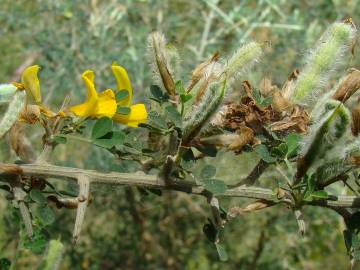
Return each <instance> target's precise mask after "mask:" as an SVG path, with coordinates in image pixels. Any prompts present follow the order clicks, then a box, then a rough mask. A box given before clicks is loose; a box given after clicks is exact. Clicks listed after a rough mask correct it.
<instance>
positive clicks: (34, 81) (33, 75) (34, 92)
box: [21, 65, 41, 103]
mask: <svg viewBox="0 0 360 270" xmlns="http://www.w3.org/2000/svg"><path fill="white" fill-rule="evenodd" d="M39 69H40V67H39V66H38V65H35V66H30V67H27V68H26V69H25V70H24V71H23V73H22V75H21V83H22V84H23V85H24V87H25V90H26V93H27V95H28V96H31V97H32V98H33V99H34V101H35V102H36V103H41V92H40V81H39V78H38V72H39Z"/></svg>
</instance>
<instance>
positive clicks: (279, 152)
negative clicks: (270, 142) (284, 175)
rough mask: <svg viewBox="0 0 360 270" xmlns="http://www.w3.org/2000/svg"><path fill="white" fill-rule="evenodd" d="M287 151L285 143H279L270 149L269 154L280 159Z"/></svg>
mask: <svg viewBox="0 0 360 270" xmlns="http://www.w3.org/2000/svg"><path fill="white" fill-rule="evenodd" d="M287 152H288V148H287V145H286V144H285V143H281V144H279V145H278V146H276V147H274V148H273V149H271V155H273V156H276V157H278V158H281V159H283V158H284V157H285V156H286V154H287Z"/></svg>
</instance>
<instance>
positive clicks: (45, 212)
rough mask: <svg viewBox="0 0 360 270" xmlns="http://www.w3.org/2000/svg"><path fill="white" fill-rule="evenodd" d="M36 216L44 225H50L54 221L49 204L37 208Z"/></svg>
mask: <svg viewBox="0 0 360 270" xmlns="http://www.w3.org/2000/svg"><path fill="white" fill-rule="evenodd" d="M37 217H38V218H39V220H40V222H41V223H42V224H44V225H50V224H52V223H53V222H54V221H55V215H54V212H53V210H52V209H51V208H50V207H49V206H42V207H39V208H38V209H37Z"/></svg>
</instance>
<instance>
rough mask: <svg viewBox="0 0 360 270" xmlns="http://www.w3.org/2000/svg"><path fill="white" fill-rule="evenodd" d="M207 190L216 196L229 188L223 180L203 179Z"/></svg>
mask: <svg viewBox="0 0 360 270" xmlns="http://www.w3.org/2000/svg"><path fill="white" fill-rule="evenodd" d="M202 182H203V184H204V187H205V189H207V190H208V191H210V192H211V193H214V194H222V193H224V192H225V191H226V190H227V187H226V185H225V183H224V181H222V180H217V179H203V180H202Z"/></svg>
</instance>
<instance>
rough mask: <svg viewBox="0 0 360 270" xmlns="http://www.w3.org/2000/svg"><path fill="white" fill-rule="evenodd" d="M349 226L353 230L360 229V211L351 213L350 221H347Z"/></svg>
mask: <svg viewBox="0 0 360 270" xmlns="http://www.w3.org/2000/svg"><path fill="white" fill-rule="evenodd" d="M347 227H348V228H349V230H351V231H355V230H359V229H360V212H356V213H354V214H352V215H351V217H350V218H349V221H348V223H347Z"/></svg>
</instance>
